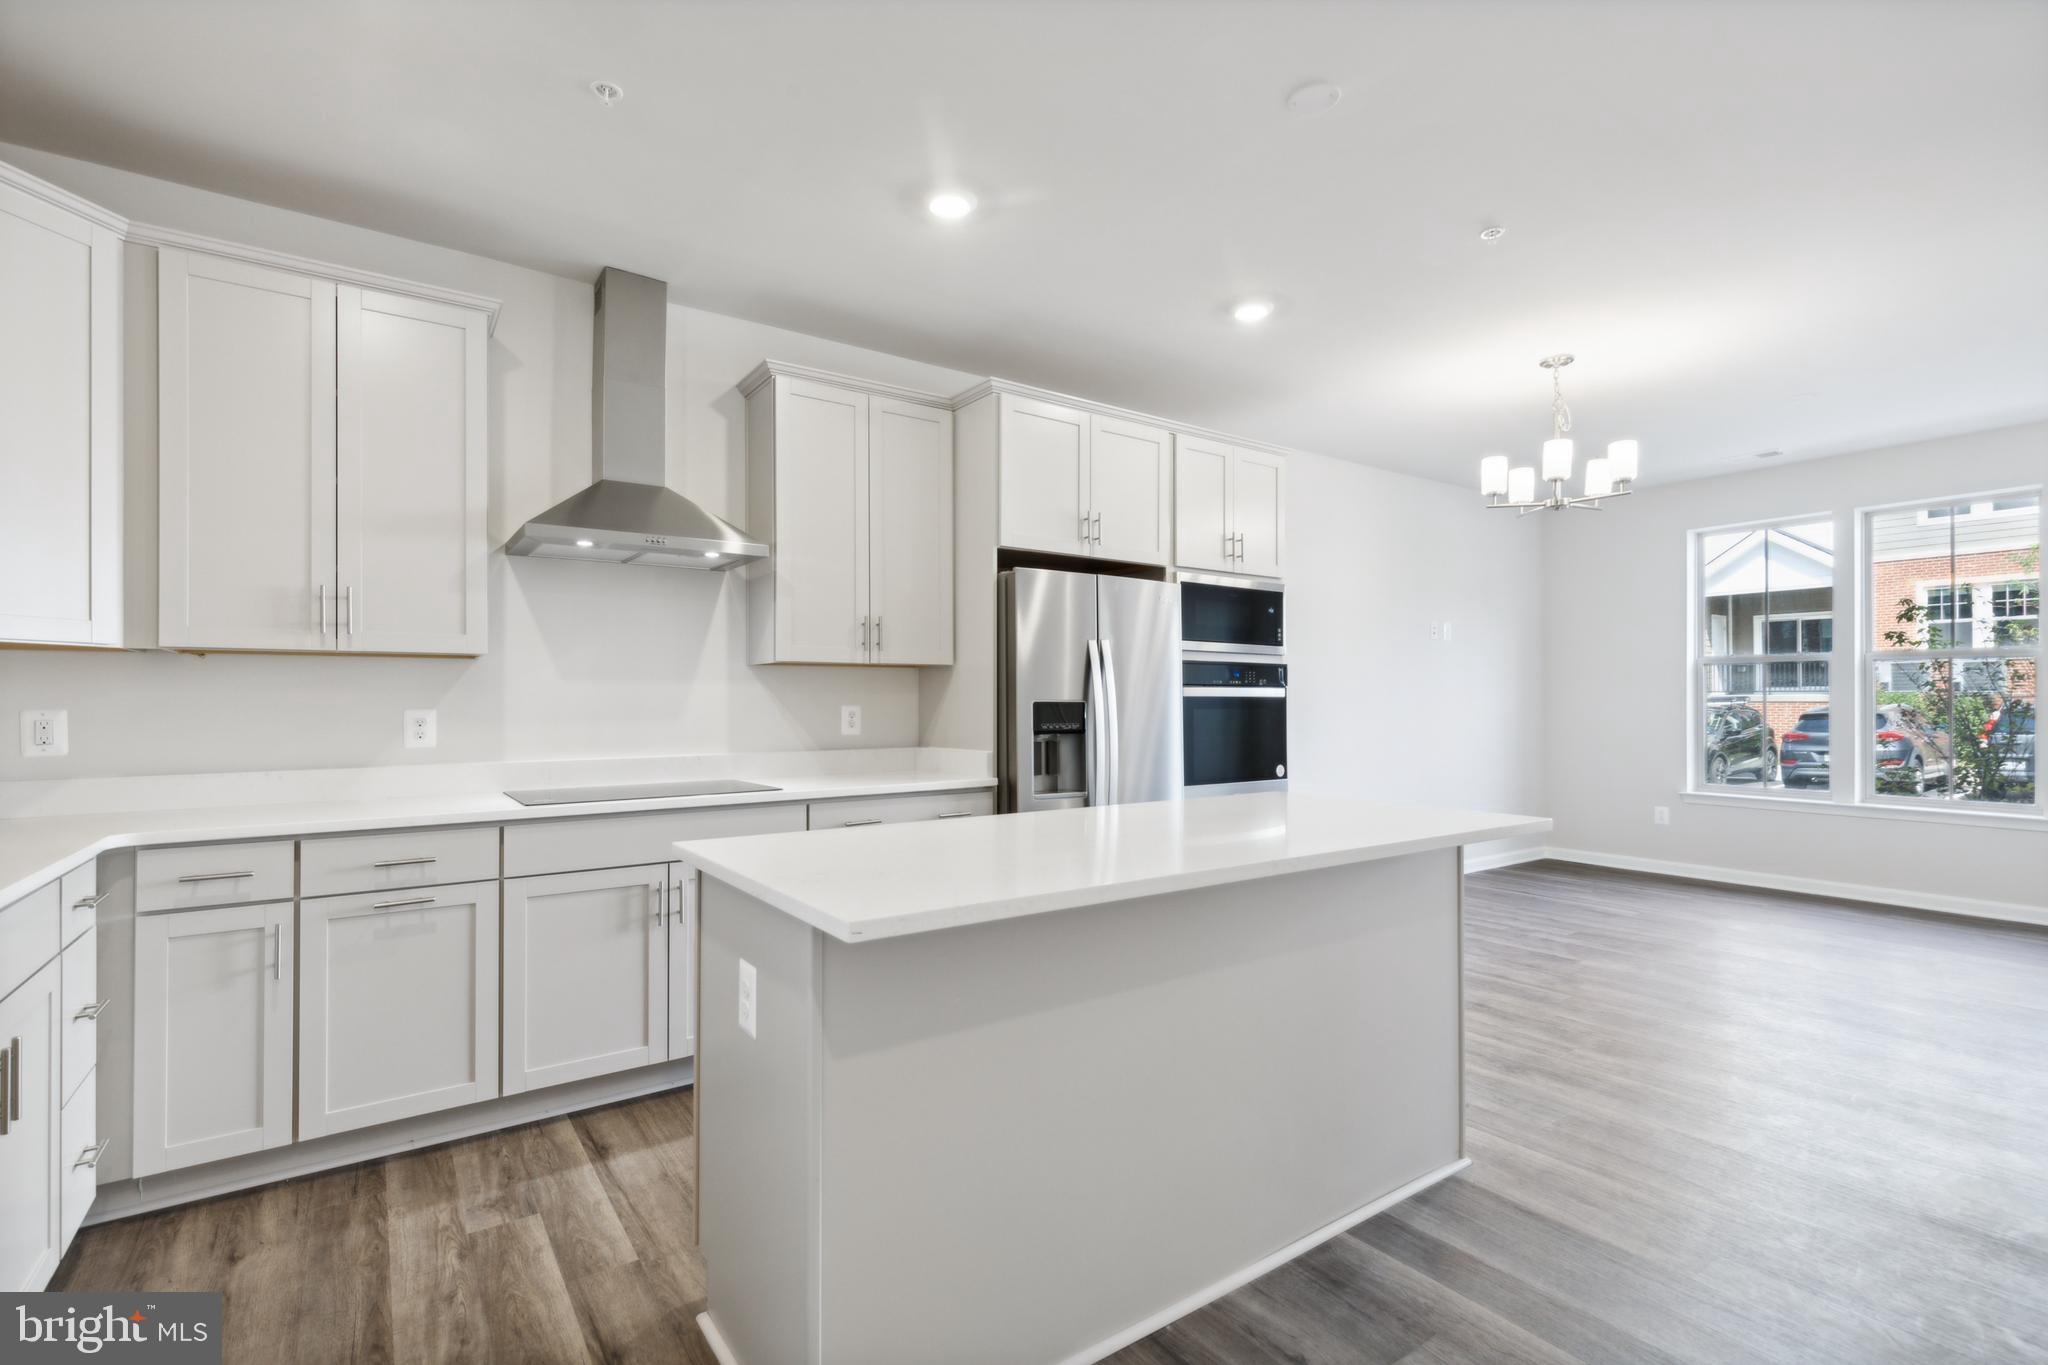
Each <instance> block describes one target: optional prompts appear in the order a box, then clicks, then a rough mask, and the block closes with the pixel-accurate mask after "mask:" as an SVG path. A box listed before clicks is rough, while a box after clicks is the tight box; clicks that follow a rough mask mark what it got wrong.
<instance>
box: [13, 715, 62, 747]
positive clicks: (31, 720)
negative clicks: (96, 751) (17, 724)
mask: <svg viewBox="0 0 2048 1365" xmlns="http://www.w3.org/2000/svg"><path fill="white" fill-rule="evenodd" d="M70 752H71V713H70V712H69V711H24V712H22V713H21V756H22V757H23V758H62V757H63V756H64V755H66V754H68V753H70Z"/></svg>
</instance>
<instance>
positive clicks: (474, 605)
mask: <svg viewBox="0 0 2048 1365" xmlns="http://www.w3.org/2000/svg"><path fill="white" fill-rule="evenodd" d="M335 308H336V328H335V331H336V366H337V369H336V374H337V376H338V378H337V383H336V399H337V405H338V406H337V412H338V420H337V428H336V454H335V463H336V497H337V499H338V505H337V508H336V516H335V526H336V531H337V539H336V554H337V560H338V563H337V582H338V583H339V585H340V601H339V602H338V603H337V604H336V607H335V610H334V621H335V624H336V625H337V626H338V631H339V641H340V646H341V648H343V649H348V650H357V651H366V652H375V653H382V654H481V653H483V652H484V644H485V637H486V620H485V617H486V605H487V602H486V590H485V583H484V567H485V559H486V549H487V536H488V532H487V531H486V529H485V525H484V513H485V505H486V497H487V494H488V489H487V487H486V483H487V479H488V471H487V469H486V439H485V421H486V415H487V414H486V408H487V402H486V397H485V389H486V379H485V360H486V345H487V337H486V330H487V329H486V319H485V317H484V315H483V314H482V313H480V312H478V311H476V310H475V309H470V308H458V307H454V306H453V305H450V304H445V303H433V302H428V301H426V300H422V299H408V298H400V297H398V296H396V295H392V294H380V293H377V292H375V291H374V290H366V289H357V288H353V287H351V286H347V285H344V286H342V287H341V288H340V290H339V291H338V294H337V298H336V304H335Z"/></svg>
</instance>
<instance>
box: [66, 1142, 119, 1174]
mask: <svg viewBox="0 0 2048 1365" xmlns="http://www.w3.org/2000/svg"><path fill="white" fill-rule="evenodd" d="M113 1145H114V1140H113V1139H112V1138H101V1139H100V1140H99V1141H98V1142H95V1143H94V1144H93V1145H92V1146H90V1147H88V1148H86V1149H85V1150H84V1151H82V1152H80V1153H79V1154H78V1160H76V1161H74V1162H72V1163H71V1169H72V1170H74V1171H75V1170H77V1169H78V1168H79V1167H80V1166H83V1167H85V1168H86V1169H87V1170H91V1169H92V1168H93V1167H95V1166H97V1165H99V1164H100V1158H101V1157H103V1156H105V1155H106V1154H107V1148H109V1147H111V1146H113Z"/></svg>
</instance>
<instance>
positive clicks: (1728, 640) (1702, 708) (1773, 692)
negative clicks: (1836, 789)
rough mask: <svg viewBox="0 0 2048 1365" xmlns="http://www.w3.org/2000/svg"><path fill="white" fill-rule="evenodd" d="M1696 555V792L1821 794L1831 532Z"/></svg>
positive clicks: (1757, 531) (1811, 528) (1792, 532)
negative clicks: (1698, 789) (1697, 790)
mask: <svg viewBox="0 0 2048 1365" xmlns="http://www.w3.org/2000/svg"><path fill="white" fill-rule="evenodd" d="M1693 549H1694V553H1695V556H1696V558H1695V562H1694V565H1693V573H1694V582H1695V584H1696V585H1697V590H1698V597H1697V604H1698V617H1697V635H1696V638H1695V640H1694V648H1693V657H1694V679H1695V688H1696V700H1697V707H1698V709H1697V711H1696V712H1695V714H1696V716H1697V717H1698V723H1697V731H1696V733H1695V736H1694V756H1693V762H1694V764H1695V765H1696V766H1695V768H1694V771H1693V780H1694V784H1695V785H1696V786H1697V787H1699V788H1700V789H1702V790H1709V791H1716V792H1728V793H1741V792H1755V793H1772V794H1783V793H1784V792H1786V791H1788V790H1789V791H1790V792H1791V793H1792V794H1794V795H1798V794H1801V793H1802V792H1807V791H1811V790H1813V789H1814V788H1815V786H1816V784H1818V786H1820V787H1825V786H1826V785H1827V775H1828V727H1827V709H1828V698H1829V687H1830V682H1831V679H1830V674H1829V663H1830V654H1831V653H1832V651H1833V649H1834V613H1835V600H1834V599H1835V526H1834V522H1833V521H1832V520H1827V519H1813V518H1806V519H1801V520H1796V521H1785V522H1771V523H1767V524H1763V525H1758V526H1745V527H1737V528H1733V529H1729V530H1720V531H1704V532H1701V533H1699V534H1697V535H1695V536H1694V537H1693Z"/></svg>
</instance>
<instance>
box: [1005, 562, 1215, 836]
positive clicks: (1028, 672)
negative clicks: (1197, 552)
mask: <svg viewBox="0 0 2048 1365" xmlns="http://www.w3.org/2000/svg"><path fill="white" fill-rule="evenodd" d="M1000 583H1001V588H1000V592H1001V600H1002V607H1001V626H1000V629H999V630H998V631H997V634H996V638H997V641H998V644H997V672H998V675H999V677H1000V680H1001V688H1000V693H1001V701H1000V707H1001V718H1000V722H999V724H1000V727H1001V736H1000V739H999V743H998V747H997V756H996V761H997V771H998V776H999V777H1000V778H1001V779H1002V783H1001V787H1000V804H1001V808H1002V809H1003V810H1005V811H1031V810H1054V809H1057V808H1059V807H1063V806H1084V805H1085V806H1103V805H1113V804H1116V803H1118V802H1126V801H1168V800H1179V799H1180V796H1181V723H1180V691H1181V678H1180V592H1179V590H1178V589H1177V588H1176V587H1175V585H1174V584H1171V583H1160V582H1155V581H1153V580H1151V579H1145V578H1121V577H1117V576H1114V575H1110V574H1085V573H1061V572H1059V571H1057V570H1053V569H1013V570H1011V571H1009V572H1007V573H1004V574H1003V575H1002V576H1001V579H1000Z"/></svg>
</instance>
